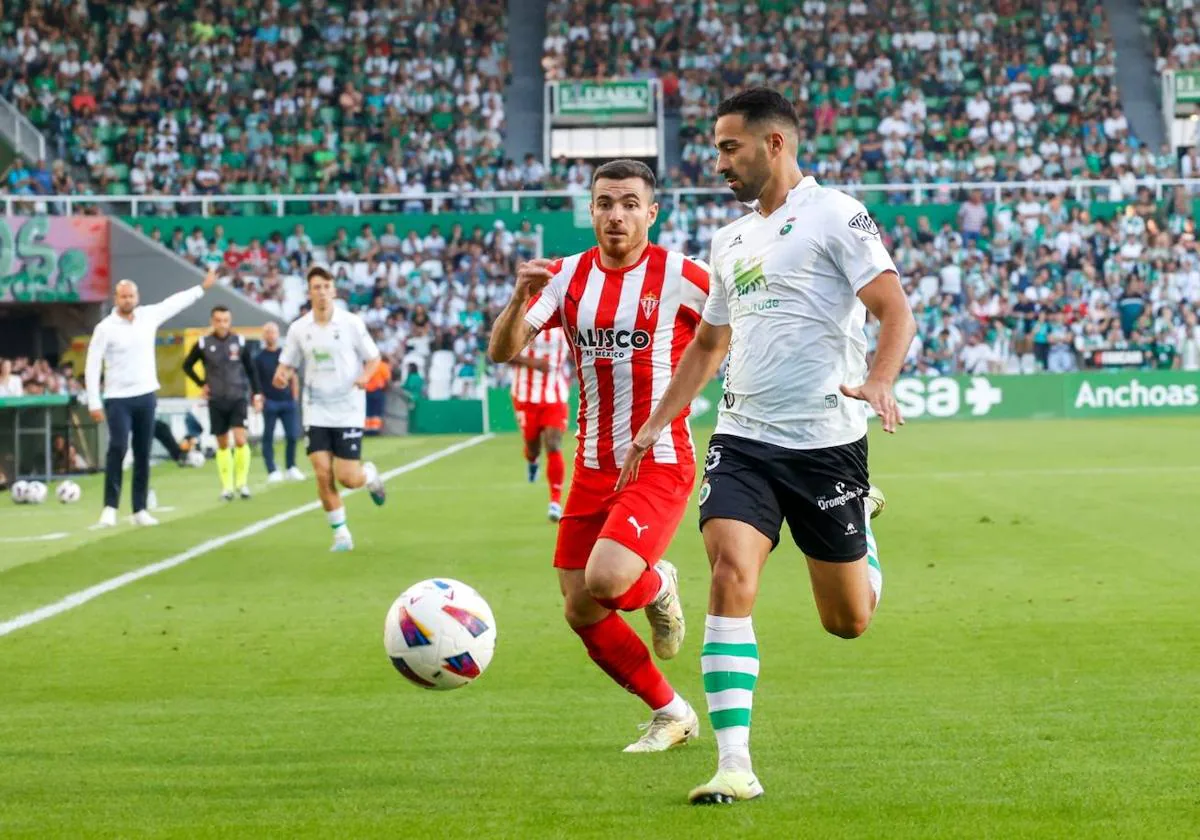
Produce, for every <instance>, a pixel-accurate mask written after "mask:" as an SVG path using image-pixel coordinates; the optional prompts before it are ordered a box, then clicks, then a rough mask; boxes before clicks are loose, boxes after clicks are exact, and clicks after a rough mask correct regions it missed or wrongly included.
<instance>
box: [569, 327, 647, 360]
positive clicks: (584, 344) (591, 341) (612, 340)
mask: <svg viewBox="0 0 1200 840" xmlns="http://www.w3.org/2000/svg"><path fill="white" fill-rule="evenodd" d="M571 341H572V342H573V343H574V344H575V346H576V347H578V348H579V349H580V350H581V351H583V352H584V353H588V354H589V355H592V356H597V357H599V358H602V359H616V358H623V357H624V356H625V351H626V350H645V349H646V348H647V347H649V346H650V333H649V332H647V331H646V330H617V329H612V328H599V329H597V328H593V329H590V330H580V329H573V330H572V331H571Z"/></svg>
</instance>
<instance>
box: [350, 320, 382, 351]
mask: <svg viewBox="0 0 1200 840" xmlns="http://www.w3.org/2000/svg"><path fill="white" fill-rule="evenodd" d="M354 344H355V349H356V350H357V351H358V357H359V358H360V359H362V360H363V361H364V362H369V361H371V360H372V359H378V358H379V348H378V347H376V346H375V339H373V338H371V333H370V332H369V331H368V330H367V325H366V323H365V322H364V321H363V319H362V318H358V317H355V319H354Z"/></svg>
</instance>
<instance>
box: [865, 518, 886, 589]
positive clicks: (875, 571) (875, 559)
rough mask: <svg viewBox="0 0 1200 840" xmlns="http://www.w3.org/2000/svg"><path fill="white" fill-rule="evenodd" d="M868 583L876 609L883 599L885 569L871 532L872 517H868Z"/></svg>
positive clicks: (873, 533) (873, 534)
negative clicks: (881, 564)
mask: <svg viewBox="0 0 1200 840" xmlns="http://www.w3.org/2000/svg"><path fill="white" fill-rule="evenodd" d="M867 581H868V582H869V583H870V584H871V591H872V592H874V593H875V608H876V609H879V602H880V600H881V599H882V598H883V568H882V567H881V566H880V565H879V546H878V544H876V542H875V532H874V531H872V530H871V517H870V516H868V517H867Z"/></svg>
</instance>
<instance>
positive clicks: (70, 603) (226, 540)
mask: <svg viewBox="0 0 1200 840" xmlns="http://www.w3.org/2000/svg"><path fill="white" fill-rule="evenodd" d="M492 437H493V435H491V434H485V435H476V436H475V437H473V438H470V439H469V440H465V441H462V442H461V443H456V444H454V445H453V446H447V447H446V448H445V449H439V450H438V451H437V452H432V453H430V454H429V455H426V456H424V457H422V458H418V459H417V460H415V461H411V462H409V463H407V464H403V465H402V466H399V467H396V468H395V469H391V470H388V471H387V472H385V473H383V474H382V475H381V476H380V477H381V478H382V479H383V480H385V481H386V480H388V479H391V478H395V477H396V476H398V475H404V474H405V473H408V472H412V471H413V470H418V469H420V468H421V467H424V466H427V465H429V464H432V463H433V462H434V461H440V460H441V459H442V458H445V457H447V456H450V455H454V454H455V453H457V452H461V451H463V450H464V449H469V448H470V447H472V446H475V445H476V444H479V443H483V442H484V441H485V440H489V439H491V438H492ZM356 492H358V491H357V490H343V491H342V495H343V496H345V495H349V494H350V493H356ZM320 507H321V503H320V502H319V501H314V502H309V503H308V504H306V505H301V506H300V507H297V508H292V509H291V510H286V511H284V512H283V513H277V514H275V515H274V516H270V517H268V518H266V519H260V520H259V521H258V522H255V523H253V524H251V525H247V526H246V527H245V528H242V529H241V530H238V531H234V532H233V533H231V534H226V535H225V536H223V537H216V538H215V539H211V540H206V541H205V542H202V543H200V544H199V545H196V546H193V547H192V548H189V549H188V550H187V551H185V552H183V553H181V554H176V555H174V556H173V557H168V558H167V559H166V560H159V561H158V562H157V563H151V564H150V565H148V566H142V567H141V568H140V569H134V570H133V571H131V572H126V573H125V574H123V575H117V576H116V577H114V578H109V579H108V580H106V581H103V582H101V583H97V584H96V585H95V586H89V587H88V588H87V589H81V590H79V591H78V592H73V593H72V594H70V595H68V596H66V597H65V598H63V599H61V600H59V601H55V602H54V603H53V604H47V605H46V606H44V607H38V608H37V609H36V610H32V611H30V612H27V613H22V614H21V615H18V616H16V617H14V618H10V619H8V620H7V621H4V622H0V636H7V635H8V634H9V633H14V632H16V631H17V630H23V629H25V628H26V627H31V626H33V625H34V624H38V623H39V622H42V621H45V620H46V619H48V618H54V616H56V615H61V614H62V613H65V612H67V611H68V610H73V609H75V608H76V607H79V606H83V605H84V604H86V603H87V602H88V601H91V600H94V599H96V598H99V597H100V596H101V595H105V594H107V593H109V592H112V591H113V590H116V589H120V588H121V587H123V586H128V585H129V584H131V583H134V582H135V581H139V580H141V579H142V578H145V577H150V575H156V574H158V573H159V572H165V571H166V570H167V569H173V568H175V567H176V566H181V565H183V564H184V563H186V562H187V561H189V560H193V559H195V558H196V557H199V556H201V555H203V554H208V553H209V552H210V551H213V550H215V549H218V548H222V547H223V546H226V545H229V544H230V543H232V542H237V541H238V540H241V539H245V538H246V537H252V536H254V535H255V534H261V533H262V532H263V531H265V530H267V529H268V528H272V527H274V526H276V525H278V524H280V523H281V522H287V521H288V520H289V519H295V518H296V517H297V516H301V515H302V514H305V513H309V512H311V511H314V510H317V509H318V508H320Z"/></svg>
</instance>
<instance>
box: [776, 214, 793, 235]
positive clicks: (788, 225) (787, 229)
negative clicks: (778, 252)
mask: <svg viewBox="0 0 1200 840" xmlns="http://www.w3.org/2000/svg"><path fill="white" fill-rule="evenodd" d="M794 221H796V217H795V216H789V217H788V218H786V219H784V220H783V227H781V228H780V229H779V235H780V236H787V235H788V234H789V233H791V232H792V222H794Z"/></svg>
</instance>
